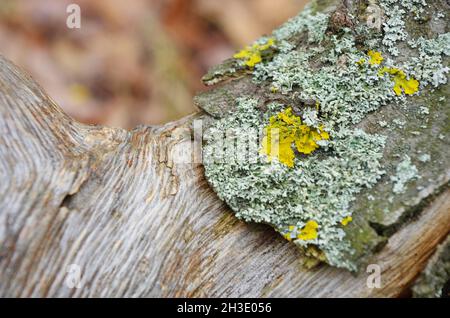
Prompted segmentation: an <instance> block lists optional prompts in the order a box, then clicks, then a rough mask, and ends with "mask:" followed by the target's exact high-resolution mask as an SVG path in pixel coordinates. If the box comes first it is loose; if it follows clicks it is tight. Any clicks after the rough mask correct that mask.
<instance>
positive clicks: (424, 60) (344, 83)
mask: <svg viewBox="0 0 450 318" xmlns="http://www.w3.org/2000/svg"><path fill="white" fill-rule="evenodd" d="M380 5H381V6H382V8H383V9H384V11H385V12H386V16H387V20H386V21H385V23H384V25H383V31H384V32H383V36H380V35H379V34H376V32H375V33H374V32H369V31H367V28H361V27H355V28H353V29H352V28H349V27H347V26H344V27H342V28H341V30H340V31H339V33H337V34H336V33H333V32H331V33H329V32H327V27H328V25H329V22H330V15H329V14H324V13H314V12H313V11H314V10H313V9H312V8H313V6H307V7H306V9H305V10H304V11H303V12H302V13H301V14H300V15H298V16H297V17H295V18H293V19H291V20H290V21H288V22H287V23H286V24H285V25H283V26H282V27H280V28H279V29H277V30H275V31H274V32H273V34H272V37H273V38H274V39H275V43H276V47H277V52H276V54H274V55H273V56H271V58H270V59H266V60H264V61H261V63H257V64H255V65H254V69H252V72H251V73H252V75H251V76H252V77H253V81H254V83H255V84H257V85H261V86H262V87H267V90H268V91H269V92H272V93H276V94H281V95H283V96H286V97H288V98H289V100H291V101H293V102H292V103H291V104H284V103H281V102H273V103H270V104H269V105H268V106H267V107H265V108H261V107H260V104H261V100H260V99H258V98H257V97H255V96H249V97H248V98H241V99H238V100H237V101H236V108H235V109H234V110H233V112H231V113H230V114H228V115H226V116H225V117H223V118H222V119H220V120H218V121H217V122H216V123H215V124H214V125H213V126H212V127H211V128H210V129H209V130H208V131H207V133H206V135H205V139H206V143H205V147H204V165H205V174H206V177H207V179H208V181H209V182H210V184H211V185H212V186H213V188H214V189H215V191H216V192H217V193H218V195H219V197H220V198H221V199H223V200H224V201H225V202H227V203H228V205H229V206H230V207H231V208H232V209H233V210H234V211H235V213H236V215H237V216H238V217H239V218H241V219H244V220H246V221H253V222H263V223H267V224H270V225H272V226H273V227H274V228H275V229H276V230H277V231H279V232H280V233H281V234H283V235H284V236H285V237H286V238H288V239H292V240H293V241H294V243H296V244H297V245H299V246H301V247H307V246H311V245H314V246H317V247H319V249H320V250H322V251H323V252H324V253H325V256H326V260H327V262H328V263H330V264H332V265H335V266H338V267H344V268H347V269H350V270H355V269H356V265H355V263H354V262H353V261H351V260H350V259H349V258H348V255H351V253H352V248H351V246H350V245H349V244H348V242H347V241H346V232H345V226H344V225H343V222H342V221H343V220H344V219H347V220H349V219H348V218H349V217H351V216H352V214H353V212H354V211H352V202H353V201H354V200H355V196H356V194H358V193H359V192H361V191H362V190H363V189H364V188H370V187H372V186H373V185H374V184H375V183H377V182H378V180H379V179H380V177H381V176H382V175H383V172H384V171H383V167H382V166H381V164H380V162H381V158H382V157H383V147H384V145H385V137H384V136H381V135H377V134H369V133H367V132H364V131H363V130H362V129H361V128H358V127H357V125H358V124H359V123H360V122H361V121H362V120H363V119H364V118H365V117H366V115H367V114H368V113H371V112H373V111H375V110H377V109H379V108H380V107H382V106H384V105H387V104H396V105H397V106H398V107H405V105H406V101H407V96H406V95H412V94H416V95H420V94H421V92H422V91H423V90H425V89H427V88H431V89H434V88H436V87H438V86H440V85H442V84H445V83H446V82H447V73H448V68H447V66H445V65H444V62H443V60H442V56H446V55H448V54H449V51H450V43H449V34H443V35H441V36H439V37H438V38H435V39H425V38H423V37H418V38H414V37H412V36H411V35H409V34H407V33H406V22H405V19H406V18H407V16H409V15H410V13H411V12H413V13H414V19H418V18H419V17H420V15H421V14H422V13H423V12H424V10H425V9H424V8H425V7H426V2H425V1H423V0H420V1H417V0H409V1H402V2H401V4H398V2H397V1H392V0H382V1H380ZM353 19H355V18H354V17H353ZM355 24H357V23H355ZM305 34H306V37H305V36H304V35H305ZM360 37H362V38H364V43H365V45H366V47H365V48H362V47H361V41H360V39H358V38H360ZM267 38H268V37H265V38H264V41H265V40H266V39H267ZM296 41H297V42H296ZM298 41H300V42H301V44H300V45H299V43H298ZM400 42H404V43H407V45H408V46H409V48H410V49H411V50H413V51H414V52H415V53H414V54H413V56H412V58H410V59H409V60H406V61H404V60H401V59H397V58H396V57H395V56H396V55H397V53H398V44H399V43H400ZM368 44H370V47H367V45H368ZM369 50H370V51H372V52H377V53H380V55H382V56H383V59H377V60H375V61H374V60H373V59H372V57H371V56H370V54H369V53H370V51H369ZM368 51H369V52H368ZM416 80H418V81H419V82H420V86H418V87H417V88H415V87H414V88H411V87H405V85H409V84H411V83H410V82H407V81H411V82H414V81H416ZM402 85H403V86H402ZM417 90H418V92H416V91H417ZM305 100H313V101H315V102H316V106H317V107H315V108H314V107H305V106H304V103H303V101H305ZM290 106H292V107H294V108H295V109H298V110H299V111H298V115H299V116H301V120H302V122H303V123H305V124H306V125H308V126H311V127H323V129H324V130H325V131H326V132H328V133H329V135H330V140H329V141H327V142H325V143H324V144H323V145H321V147H320V149H319V150H317V151H315V152H314V153H313V154H311V155H299V154H296V156H295V159H294V163H295V164H294V167H293V168H289V167H287V166H285V165H283V164H282V163H280V162H278V161H277V160H273V161H269V160H268V158H267V156H266V155H265V154H262V153H261V152H259V150H260V149H261V139H262V136H263V134H264V127H266V126H267V125H268V123H269V121H270V117H271V116H274V115H276V114H278V113H280V112H282V111H284V110H285V109H287V108H288V107H290ZM421 113H422V115H427V114H426V111H425V110H421ZM392 122H393V123H394V124H395V125H396V126H399V125H400V124H401V123H403V121H402V120H400V119H397V118H394V119H393V121H392ZM378 123H379V125H380V126H382V127H384V126H387V123H386V121H383V120H380V121H379V122H378ZM400 126H401V125H400ZM224 135H226V137H227V138H223V137H224ZM250 136H252V137H250ZM249 138H250V139H249ZM239 147H240V148H239ZM232 149H235V150H234V151H233V150H232ZM236 149H238V150H236ZM244 153H252V154H253V155H251V158H246V159H245V158H244V159H243V158H240V156H241V157H242V154H244ZM224 154H225V155H224ZM224 158H225V159H226V160H224ZM418 177H419V173H418V171H417V169H416V167H415V166H414V165H412V164H411V161H410V158H409V157H405V158H404V160H403V161H402V162H401V163H400V164H399V165H398V167H397V174H396V176H394V177H393V179H392V180H391V181H392V184H393V192H394V193H395V194H399V193H402V192H404V191H405V190H406V188H407V187H408V184H409V182H410V181H411V180H412V179H414V178H418ZM312 220H313V221H314V222H316V223H317V225H318V228H317V237H314V238H313V239H309V240H304V239H300V238H298V236H297V234H298V233H299V232H301V229H304V228H305V226H307V225H308V222H311V221H312ZM344 223H346V222H344Z"/></svg>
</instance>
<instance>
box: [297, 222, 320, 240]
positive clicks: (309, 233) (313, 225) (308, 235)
mask: <svg viewBox="0 0 450 318" xmlns="http://www.w3.org/2000/svg"><path fill="white" fill-rule="evenodd" d="M318 228H319V224H317V222H316V221H314V220H310V221H308V222H307V223H306V225H305V226H304V227H303V229H302V230H301V231H300V233H299V234H298V235H297V238H298V239H299V240H303V241H309V240H314V239H316V238H317V229H318Z"/></svg>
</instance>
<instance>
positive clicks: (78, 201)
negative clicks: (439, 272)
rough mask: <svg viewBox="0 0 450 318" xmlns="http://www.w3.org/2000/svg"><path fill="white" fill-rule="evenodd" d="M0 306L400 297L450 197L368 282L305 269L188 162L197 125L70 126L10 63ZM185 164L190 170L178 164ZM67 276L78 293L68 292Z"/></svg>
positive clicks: (379, 259) (444, 218)
mask: <svg viewBox="0 0 450 318" xmlns="http://www.w3.org/2000/svg"><path fill="white" fill-rule="evenodd" d="M0 115H1V116H0V178H1V183H0V296H3V297H5V296H20V297H93V296H108V297H123V296H126V297H151V296H155V297H165V296H176V297H181V296H189V297H190V296H207V297H218V296H220V297H230V296H234V297H259V296H272V297H280V296H289V297H343V296H355V297H366V296H383V297H392V296H399V295H401V294H402V293H403V292H404V291H405V289H406V288H407V287H408V286H409V284H410V283H411V282H412V280H413V279H414V278H415V277H416V276H417V274H418V273H419V272H420V270H422V269H423V267H424V266H425V264H426V260H427V258H428V257H429V256H430V255H431V253H432V252H433V250H434V248H435V246H436V245H437V244H438V243H439V242H440V241H441V240H442V239H443V238H444V237H445V236H446V234H447V233H448V225H449V224H450V213H449V210H450V192H449V191H448V190H446V191H444V192H442V193H441V194H440V195H439V196H438V197H437V198H436V199H435V200H434V202H433V203H432V204H430V205H429V206H428V207H427V208H426V209H425V210H424V211H423V212H422V213H421V214H420V217H419V218H418V219H416V220H415V221H412V222H410V223H409V224H407V225H405V226H404V227H403V228H402V229H400V230H399V231H398V232H396V233H395V234H394V235H393V236H391V237H390V239H389V242H388V244H387V245H386V246H385V247H384V248H383V249H382V250H381V252H380V253H379V254H377V255H376V256H375V257H374V258H373V260H372V263H376V264H379V265H380V266H381V269H382V286H381V288H380V289H369V288H367V285H366V280H367V277H368V274H366V273H360V274H359V275H358V276H353V275H351V274H350V273H348V272H346V271H343V270H338V269H335V268H331V267H329V266H325V265H323V266H320V267H318V268H316V269H313V270H306V269H304V268H303V267H302V266H301V255H300V253H299V252H298V250H297V249H296V247H295V246H294V245H293V244H288V243H286V242H285V241H284V240H283V239H282V238H281V237H279V236H278V235H277V234H276V233H274V232H273V230H272V229H271V228H269V227H267V226H263V225H254V224H245V223H243V222H241V221H239V220H237V219H236V218H235V217H234V216H233V214H232V213H231V212H230V211H229V210H228V209H227V207H226V206H225V205H224V204H223V203H222V202H221V201H219V199H218V198H217V197H216V195H215V193H214V192H213V191H212V190H211V189H210V188H209V187H208V185H207V183H206V181H205V179H204V177H203V171H202V167H201V165H200V164H192V163H183V161H184V162H189V160H188V159H189V158H188V156H190V155H191V154H192V151H191V150H192V147H193V142H192V140H191V132H190V126H191V123H192V121H193V120H194V119H201V118H203V119H207V115H205V114H203V113H197V114H194V115H192V116H190V117H187V118H185V119H183V120H181V121H178V122H174V123H170V124H167V125H165V126H162V127H138V128H136V129H135V130H133V131H131V132H127V131H124V130H120V129H111V128H106V127H93V126H86V125H82V124H79V123H76V122H74V121H73V120H72V119H70V118H69V117H68V116H66V115H65V114H64V113H63V112H62V111H61V110H60V108H59V107H58V106H57V105H55V103H54V102H52V100H51V99H50V98H49V97H48V96H47V95H46V94H45V93H44V92H43V91H42V89H41V88H40V87H39V86H38V85H37V84H36V83H35V82H34V81H33V80H32V79H30V78H29V77H28V76H26V75H24V73H23V72H22V71H20V70H19V69H18V68H16V67H15V66H13V65H12V64H11V63H10V62H8V61H7V60H6V59H4V58H0ZM182 159H183V160H182ZM70 264H77V265H78V266H80V269H81V288H78V289H77V288H69V287H68V285H67V284H66V279H67V270H68V266H69V265H70Z"/></svg>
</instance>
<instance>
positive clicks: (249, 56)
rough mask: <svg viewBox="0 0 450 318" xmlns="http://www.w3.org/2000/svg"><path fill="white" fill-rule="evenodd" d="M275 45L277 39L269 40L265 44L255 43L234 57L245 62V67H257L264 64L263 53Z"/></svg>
mask: <svg viewBox="0 0 450 318" xmlns="http://www.w3.org/2000/svg"><path fill="white" fill-rule="evenodd" d="M274 45H275V39H274V38H269V39H268V40H267V41H266V42H265V43H264V44H259V43H255V44H253V45H252V46H247V47H246V48H245V49H243V50H241V51H240V52H238V53H236V54H235V55H233V57H234V58H235V59H241V60H244V61H245V65H246V66H248V67H249V68H253V67H255V65H256V64H258V63H261V62H262V55H261V54H262V53H263V52H264V51H267V50H268V49H270V48H271V47H273V46H274Z"/></svg>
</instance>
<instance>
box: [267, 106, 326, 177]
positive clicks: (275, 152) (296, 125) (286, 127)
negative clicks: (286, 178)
mask: <svg viewBox="0 0 450 318" xmlns="http://www.w3.org/2000/svg"><path fill="white" fill-rule="evenodd" d="M328 139H330V136H329V134H328V133H327V132H326V131H324V130H323V128H322V127H320V128H314V127H309V126H307V125H304V124H302V121H301V118H300V117H299V116H296V115H294V114H293V113H292V108H291V107H288V108H287V109H285V110H284V111H283V112H281V113H278V114H277V115H274V116H272V117H270V120H269V125H268V126H267V127H266V128H265V136H264V138H263V141H262V149H261V153H263V154H266V155H267V156H268V158H269V160H272V159H273V158H277V159H278V161H280V162H281V163H283V164H284V165H286V166H288V167H290V168H292V167H293V166H294V159H295V154H294V150H293V148H292V144H294V145H295V147H296V148H297V150H298V152H300V153H303V154H310V153H312V152H313V151H314V150H316V149H317V148H319V145H318V144H317V142H318V141H320V140H328Z"/></svg>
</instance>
